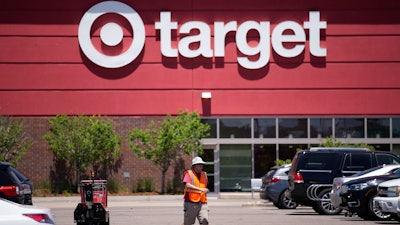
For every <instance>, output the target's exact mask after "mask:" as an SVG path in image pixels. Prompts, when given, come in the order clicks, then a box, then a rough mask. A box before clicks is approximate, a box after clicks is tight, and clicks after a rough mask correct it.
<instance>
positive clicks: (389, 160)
mask: <svg viewBox="0 0 400 225" xmlns="http://www.w3.org/2000/svg"><path fill="white" fill-rule="evenodd" d="M375 157H376V163H378V165H383V164H400V160H399V159H397V158H396V157H394V156H393V155H390V154H384V153H376V155H375Z"/></svg>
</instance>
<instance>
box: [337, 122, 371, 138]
mask: <svg viewBox="0 0 400 225" xmlns="http://www.w3.org/2000/svg"><path fill="white" fill-rule="evenodd" d="M335 136H336V138H364V119H363V118H336V119H335Z"/></svg>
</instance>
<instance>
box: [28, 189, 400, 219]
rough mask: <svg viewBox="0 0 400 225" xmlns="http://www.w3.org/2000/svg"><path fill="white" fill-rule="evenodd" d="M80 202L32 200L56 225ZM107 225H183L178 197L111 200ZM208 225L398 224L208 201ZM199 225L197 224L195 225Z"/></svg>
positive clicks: (248, 201)
mask: <svg viewBox="0 0 400 225" xmlns="http://www.w3.org/2000/svg"><path fill="white" fill-rule="evenodd" d="M79 200H80V198H79V197H77V196H74V197H47V198H34V204H35V205H38V206H45V207H49V208H51V209H52V211H53V213H54V215H55V218H56V224H57V225H73V224H74V221H73V211H74V208H75V206H76V204H77V203H78V202H79ZM108 205H109V210H110V224H112V225H132V224H149V225H150V224H151V225H154V224H162V225H180V224H181V223H182V197H181V196H178V195H177V196H111V197H109V199H108ZM209 206H210V224H213V225H227V224H245V225H261V224H278V225H289V224H290V225H294V224H295V225H313V224H315V225H317V224H318V225H332V224H335V225H345V224H352V225H357V224H359V225H369V224H398V222H397V221H364V220H362V219H360V218H359V217H357V216H354V217H345V216H344V215H343V214H341V215H337V216H326V215H325V216H321V215H318V214H316V213H315V212H314V210H312V209H311V208H309V207H301V206H300V207H298V208H297V209H295V210H282V209H277V208H275V207H274V206H273V205H272V203H270V202H267V201H264V200H260V199H257V198H256V199H252V198H251V197H246V198H237V197H233V198H232V197H230V198H225V197H223V198H217V197H213V196H210V197H209ZM196 224H198V223H196Z"/></svg>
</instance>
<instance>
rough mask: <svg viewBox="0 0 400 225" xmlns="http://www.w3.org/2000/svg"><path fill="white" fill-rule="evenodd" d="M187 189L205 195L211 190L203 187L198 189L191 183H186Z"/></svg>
mask: <svg viewBox="0 0 400 225" xmlns="http://www.w3.org/2000/svg"><path fill="white" fill-rule="evenodd" d="M185 188H187V189H191V190H196V191H200V192H204V193H208V192H209V191H210V190H208V188H201V187H197V186H195V185H193V184H191V183H188V182H186V183H185Z"/></svg>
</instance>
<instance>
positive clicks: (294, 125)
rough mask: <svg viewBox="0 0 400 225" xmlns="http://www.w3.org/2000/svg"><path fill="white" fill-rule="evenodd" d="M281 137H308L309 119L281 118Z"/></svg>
mask: <svg viewBox="0 0 400 225" xmlns="http://www.w3.org/2000/svg"><path fill="white" fill-rule="evenodd" d="M278 121H279V138H307V119H306V118H300V119H294V118H293V119H291V118H290V119H289V118H279V119H278Z"/></svg>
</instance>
